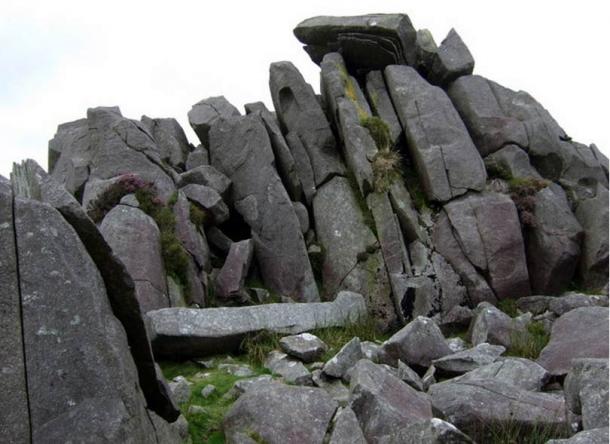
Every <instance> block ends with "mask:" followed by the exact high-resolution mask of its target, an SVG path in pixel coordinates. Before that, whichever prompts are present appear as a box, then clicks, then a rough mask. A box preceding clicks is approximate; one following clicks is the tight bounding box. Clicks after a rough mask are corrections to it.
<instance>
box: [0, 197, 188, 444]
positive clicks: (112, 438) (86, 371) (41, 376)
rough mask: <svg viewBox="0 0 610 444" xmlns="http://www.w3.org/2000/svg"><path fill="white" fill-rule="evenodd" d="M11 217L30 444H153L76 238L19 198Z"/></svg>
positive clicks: (92, 269) (124, 349)
mask: <svg viewBox="0 0 610 444" xmlns="http://www.w3.org/2000/svg"><path fill="white" fill-rule="evenodd" d="M14 215H15V225H14V226H15V227H16V231H15V234H16V242H17V257H18V258H19V263H18V270H19V279H20V295H21V323H22V330H23V332H22V335H23V348H22V350H23V352H24V356H25V359H26V368H27V389H26V391H25V393H26V394H27V396H28V399H29V417H30V421H29V424H30V433H31V437H32V441H33V442H63V441H64V440H66V439H67V438H68V437H70V439H72V440H76V441H95V442H129V441H134V442H138V441H140V442H145V441H148V440H150V439H151V438H152V439H156V438H155V436H156V435H157V432H156V431H155V428H154V427H153V425H152V424H151V422H150V418H149V414H148V412H147V411H146V408H145V400H144V396H143V395H142V392H141V391H140V389H139V384H138V376H137V370H136V367H135V365H134V361H133V358H132V357H131V354H130V352H129V345H128V343H127V339H126V335H125V331H124V329H123V327H122V326H121V324H120V323H119V321H118V320H117V319H116V318H115V316H114V315H113V313H112V309H111V306H110V304H109V302H108V297H107V294H106V288H105V285H104V282H103V280H102V278H101V276H100V273H99V271H98V270H97V268H96V266H95V264H94V262H93V260H92V259H91V257H90V256H89V254H88V253H87V250H86V249H85V247H84V246H83V244H82V243H81V241H80V239H79V238H78V236H77V234H76V232H75V231H74V229H73V228H72V227H71V226H70V225H69V224H68V223H67V222H66V221H65V220H64V219H63V217H62V216H61V215H60V214H59V212H58V211H56V210H55V209H53V208H52V207H51V206H49V205H47V204H43V203H40V202H36V201H32V200H25V199H22V198H18V199H15V202H14ZM58 376H59V377H58ZM49 381H55V382H54V383H53V384H49ZM26 417H27V415H26ZM20 421H24V418H21V419H20ZM161 422H162V423H163V422H164V421H161ZM26 423H27V420H26ZM2 429H4V427H3V428H2ZM169 442H179V440H178V439H174V440H171V441H169Z"/></svg>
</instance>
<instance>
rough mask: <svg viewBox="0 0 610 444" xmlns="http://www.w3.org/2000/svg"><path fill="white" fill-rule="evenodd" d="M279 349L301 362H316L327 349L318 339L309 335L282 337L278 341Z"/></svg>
mask: <svg viewBox="0 0 610 444" xmlns="http://www.w3.org/2000/svg"><path fill="white" fill-rule="evenodd" d="M280 347H282V350H284V351H285V352H286V353H288V354H289V355H290V356H294V357H295V358H298V359H300V360H301V361H303V362H314V361H316V360H317V359H319V358H320V357H321V356H322V355H323V354H324V352H325V351H326V350H327V348H328V346H327V345H326V344H325V343H324V342H323V341H322V340H321V339H320V338H318V337H317V336H315V335H312V334H311V333H301V334H298V335H292V336H284V337H283V338H282V339H280Z"/></svg>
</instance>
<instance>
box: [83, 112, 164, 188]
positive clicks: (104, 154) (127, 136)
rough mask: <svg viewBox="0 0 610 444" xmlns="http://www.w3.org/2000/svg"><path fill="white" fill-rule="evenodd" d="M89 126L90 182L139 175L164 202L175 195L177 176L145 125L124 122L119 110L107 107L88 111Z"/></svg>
mask: <svg viewBox="0 0 610 444" xmlns="http://www.w3.org/2000/svg"><path fill="white" fill-rule="evenodd" d="M87 122H88V125H89V132H88V134H89V143H90V146H89V150H90V151H91V153H92V157H91V160H90V161H89V162H88V163H87V166H88V167H89V170H90V174H89V177H90V178H95V179H111V178H113V177H116V176H120V175H122V174H129V173H134V172H136V173H137V174H138V176H139V177H141V178H142V179H143V180H144V181H146V182H151V183H153V184H154V185H155V188H156V190H157V192H158V194H159V196H160V197H161V199H162V200H167V199H169V197H170V196H171V194H172V193H173V192H174V191H175V185H174V176H175V175H176V174H175V172H174V171H173V169H171V168H170V167H166V166H164V165H163V162H162V161H161V157H160V156H159V147H158V146H157V144H156V143H155V141H154V139H153V137H152V135H151V134H150V133H149V132H148V131H147V130H146V127H145V126H144V125H143V124H142V123H141V122H138V121H136V120H130V119H127V118H124V117H123V116H122V115H121V112H120V111H119V109H118V108H104V107H99V108H91V109H89V110H87Z"/></svg>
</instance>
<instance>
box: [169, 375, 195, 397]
mask: <svg viewBox="0 0 610 444" xmlns="http://www.w3.org/2000/svg"><path fill="white" fill-rule="evenodd" d="M167 385H168V386H169V389H170V390H171V392H172V398H173V399H174V402H175V403H176V404H184V403H186V402H188V400H189V399H191V385H190V383H189V382H188V380H187V379H186V378H185V377H184V376H176V377H175V378H174V379H173V380H171V381H170V382H168V383H167Z"/></svg>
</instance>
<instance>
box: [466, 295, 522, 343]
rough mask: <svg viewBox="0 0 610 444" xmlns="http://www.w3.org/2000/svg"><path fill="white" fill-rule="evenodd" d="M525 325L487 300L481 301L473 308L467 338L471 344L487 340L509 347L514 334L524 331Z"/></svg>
mask: <svg viewBox="0 0 610 444" xmlns="http://www.w3.org/2000/svg"><path fill="white" fill-rule="evenodd" d="M524 332H525V325H523V324H522V323H520V322H519V321H518V320H517V319H513V318H511V317H510V316H508V315H507V314H506V313H504V312H503V311H501V310H499V309H498V308H496V307H494V306H493V305H491V304H490V303H489V302H481V303H480V304H479V305H477V307H476V308H475V310H474V316H473V318H472V321H471V322H470V326H469V327H468V332H467V338H468V340H469V341H470V342H471V343H472V344H473V345H477V344H481V343H484V342H488V343H490V344H496V345H502V346H504V347H506V348H509V347H510V345H511V343H512V340H513V337H514V336H515V335H516V334H519V333H524Z"/></svg>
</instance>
